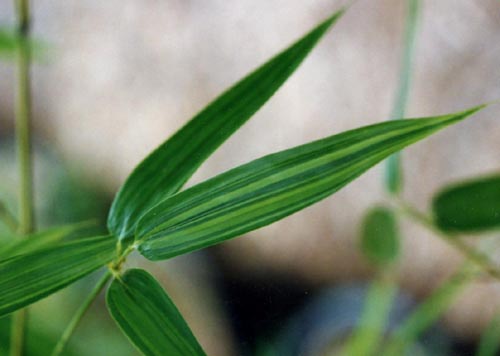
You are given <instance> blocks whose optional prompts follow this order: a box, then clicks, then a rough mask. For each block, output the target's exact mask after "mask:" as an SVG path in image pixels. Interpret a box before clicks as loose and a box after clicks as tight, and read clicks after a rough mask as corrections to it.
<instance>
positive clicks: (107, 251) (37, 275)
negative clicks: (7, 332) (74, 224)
mask: <svg viewBox="0 0 500 356" xmlns="http://www.w3.org/2000/svg"><path fill="white" fill-rule="evenodd" d="M115 245H116V241H115V240H114V239H113V238H111V237H110V236H101V237H95V238H88V239H84V240H79V241H75V242H69V243H64V244H60V245H57V246H53V247H50V248H45V249H42V250H39V251H36V252H33V253H29V254H25V255H21V256H18V257H12V258H9V259H7V260H4V261H2V262H0V316H2V315H5V314H8V313H10V312H13V311H15V310H17V309H20V308H22V307H24V306H26V305H28V304H31V303H34V302H36V301H38V300H40V299H42V298H44V297H46V296H48V295H50V294H52V293H54V292H56V291H58V290H60V289H61V288H64V287H66V286H67V285H69V284H71V283H73V282H75V281H76V280H78V279H80V278H82V277H84V276H86V275H87V274H89V273H91V272H92V271H94V270H96V269H98V268H99V267H102V266H104V265H105V264H106V263H108V262H110V261H111V260H112V259H113V256H114V255H115Z"/></svg>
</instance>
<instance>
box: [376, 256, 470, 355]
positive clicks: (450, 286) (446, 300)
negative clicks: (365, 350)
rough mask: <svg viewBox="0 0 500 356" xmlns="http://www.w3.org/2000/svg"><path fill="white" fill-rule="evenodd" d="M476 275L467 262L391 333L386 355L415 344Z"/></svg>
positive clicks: (398, 353)
mask: <svg viewBox="0 0 500 356" xmlns="http://www.w3.org/2000/svg"><path fill="white" fill-rule="evenodd" d="M474 276H476V270H475V269H474V268H472V267H471V265H470V264H469V263H466V264H465V265H464V266H463V267H462V268H461V269H460V270H459V271H458V272H457V273H456V274H454V275H453V276H452V277H451V278H450V279H448V280H447V281H446V282H445V283H443V285H441V286H440V287H439V288H437V289H436V290H435V291H434V292H433V293H432V294H431V295H430V296H429V297H427V298H426V299H425V300H424V301H423V302H422V303H421V304H419V305H418V306H417V308H416V309H415V310H414V311H413V312H412V313H411V314H410V316H409V317H408V318H407V319H406V320H404V321H403V323H402V324H401V325H400V326H399V327H398V328H397V329H396V330H395V331H394V332H393V334H392V335H391V337H390V339H389V341H388V343H387V346H386V348H385V350H384V351H383V352H382V353H381V355H384V356H400V355H404V354H405V350H406V349H407V348H408V347H410V346H411V345H413V344H414V343H415V342H416V341H417V340H418V338H419V337H420V336H421V335H422V333H424V332H425V331H426V330H427V329H428V328H430V327H431V326H432V325H433V324H434V323H435V322H436V321H437V320H438V319H439V318H440V317H441V316H442V315H443V314H444V313H445V312H446V311H447V310H448V308H449V307H450V306H451V303H452V302H453V300H454V299H455V298H456V297H457V296H458V293H459V292H460V291H461V290H462V288H463V287H465V285H466V284H467V283H468V282H469V281H471V280H472V279H473V277H474Z"/></svg>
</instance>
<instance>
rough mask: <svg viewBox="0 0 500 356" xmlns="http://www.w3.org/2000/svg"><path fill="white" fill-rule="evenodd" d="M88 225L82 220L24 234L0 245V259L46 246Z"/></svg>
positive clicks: (88, 224)
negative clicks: (81, 221)
mask: <svg viewBox="0 0 500 356" xmlns="http://www.w3.org/2000/svg"><path fill="white" fill-rule="evenodd" d="M90 225H91V223H88V222H83V223H77V224H71V225H65V226H58V227H53V228H50V229H47V230H45V231H41V232H37V233H34V234H31V235H29V236H24V237H23V238H22V239H20V240H19V239H18V240H17V241H12V242H11V243H9V244H7V246H1V247H0V248H1V249H0V260H1V259H6V258H8V257H14V256H17V255H21V254H26V253H31V252H34V251H36V250H39V249H41V248H45V247H48V246H50V245H53V244H55V243H56V242H58V241H60V240H62V239H64V238H65V237H68V236H69V235H71V234H73V233H75V232H77V231H79V230H81V229H83V228H86V227H88V226H90Z"/></svg>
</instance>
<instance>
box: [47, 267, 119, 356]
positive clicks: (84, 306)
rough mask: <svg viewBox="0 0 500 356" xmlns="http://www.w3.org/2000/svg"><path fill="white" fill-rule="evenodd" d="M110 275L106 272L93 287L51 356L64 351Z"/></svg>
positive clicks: (56, 355) (109, 272)
mask: <svg viewBox="0 0 500 356" xmlns="http://www.w3.org/2000/svg"><path fill="white" fill-rule="evenodd" d="M111 276H112V274H111V271H109V270H107V271H106V273H105V274H104V275H103V276H102V277H101V279H100V280H99V282H97V284H96V285H95V287H94V289H93V290H92V292H91V293H90V294H89V295H88V296H87V298H86V299H85V301H84V302H83V304H82V305H81V306H80V308H79V309H78V310H77V312H76V314H75V315H74V316H73V318H72V319H71V321H70V322H69V324H68V326H67V327H66V329H65V330H64V332H63V334H62V335H61V338H60V339H59V341H58V342H57V345H56V346H55V347H54V351H52V354H51V355H52V356H58V355H60V354H61V353H62V351H63V350H64V347H65V346H66V344H67V343H68V341H69V339H70V337H71V335H73V332H74V331H75V329H76V327H77V326H78V324H79V323H80V321H81V320H82V318H83V316H84V315H85V313H86V312H87V310H88V309H89V308H90V306H91V305H92V302H93V301H94V299H95V298H96V297H97V296H98V295H99V293H100V292H101V290H102V289H103V288H104V286H105V285H106V283H107V282H108V281H109V279H110V278H111Z"/></svg>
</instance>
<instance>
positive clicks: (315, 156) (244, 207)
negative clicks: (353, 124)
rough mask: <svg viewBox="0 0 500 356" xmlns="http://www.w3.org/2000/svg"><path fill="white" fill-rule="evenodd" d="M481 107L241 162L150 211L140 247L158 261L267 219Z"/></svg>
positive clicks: (376, 127)
mask: <svg viewBox="0 0 500 356" xmlns="http://www.w3.org/2000/svg"><path fill="white" fill-rule="evenodd" d="M479 109H480V107H477V108H473V109H470V110H467V111H464V112H460V113H456V114H451V115H445V116H438V117H432V118H424V119H413V120H412V119H407V120H399V121H391V122H385V123H381V124H377V125H371V126H366V127H363V128H360V129H356V130H352V131H347V132H343V133H341V134H338V135H334V136H330V137H328V138H325V139H322V140H318V141H315V142H311V143H308V144H305V145H302V146H298V147H295V148H292V149H289V150H286V151H282V152H279V153H275V154H272V155H269V156H265V157H263V158H260V159H257V160H255V161H253V162H250V163H247V164H245V165H242V166H240V167H237V168H234V169H232V170H230V171H228V172H225V173H223V174H221V175H219V176H216V177H215V178H212V179H210V180H207V181H205V182H203V183H201V184H198V185H196V186H194V187H192V188H190V189H187V190H185V191H183V192H181V193H178V194H176V195H174V196H172V197H170V198H168V199H166V200H164V201H163V202H161V203H159V204H158V205H157V206H155V207H154V208H153V209H151V210H149V211H148V212H147V213H146V214H145V215H144V217H143V218H142V219H141V220H140V221H139V224H138V227H137V231H136V239H137V240H138V244H139V251H140V252H141V253H142V254H143V255H144V256H145V257H146V258H148V259H151V260H158V259H165V258H169V257H173V256H176V255H179V254H182V253H186V252H189V251H193V250H196V249H199V248H203V247H207V246H210V245H213V244H216V243H220V242H222V241H224V240H227V239H229V238H232V237H236V236H238V235H241V234H244V233H246V232H249V231H251V230H254V229H257V228H259V227H262V226H265V225H268V224H270V223H272V222H274V221H277V220H279V219H281V218H284V217H285V216H288V215H290V214H292V213H294V212H296V211H298V210H301V209H303V208H305V207H307V206H309V205H311V204H314V203H315V202H317V201H319V200H321V199H324V198H326V197H328V196H329V195H331V194H333V193H334V192H336V191H337V190H339V189H340V188H342V187H343V186H345V185H346V184H348V183H349V182H350V181H352V180H354V179H355V178H356V177H358V176H359V175H361V174H362V173H363V172H365V171H366V170H368V169H369V168H370V167H372V166H374V165H375V164H377V163H378V162H380V161H381V160H383V159H384V158H386V157H387V156H389V155H390V154H392V153H394V152H396V151H398V150H400V149H402V148H404V147H405V146H408V145H410V144H411V143H414V142H416V141H418V140H420V139H423V138H425V137H427V136H429V135H430V134H432V133H434V132H436V131H437V130H439V129H441V128H443V127H445V126H448V125H450V124H452V123H454V122H457V121H459V120H462V119H463V118H465V117H467V116H469V115H471V114H473V113H474V112H476V111H477V110H479Z"/></svg>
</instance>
